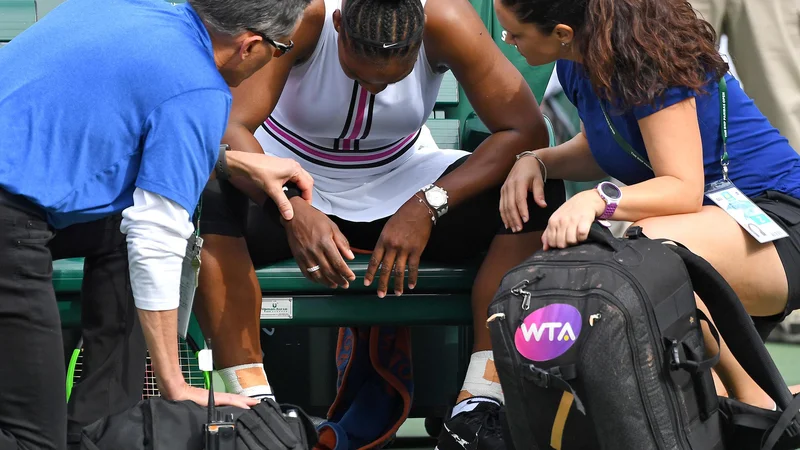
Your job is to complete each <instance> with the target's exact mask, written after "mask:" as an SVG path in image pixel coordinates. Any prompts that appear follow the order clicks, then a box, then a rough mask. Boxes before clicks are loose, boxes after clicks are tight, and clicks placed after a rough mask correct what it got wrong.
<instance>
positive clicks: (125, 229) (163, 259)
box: [120, 188, 194, 311]
mask: <svg viewBox="0 0 800 450" xmlns="http://www.w3.org/2000/svg"><path fill="white" fill-rule="evenodd" d="M120 231H122V233H124V234H126V235H127V242H128V265H129V266H130V269H129V270H130V276H131V289H132V291H133V299H134V303H135V304H136V307H137V308H139V309H143V310H147V311H165V310H171V309H176V308H177V307H178V303H179V300H180V280H181V269H182V265H183V257H184V256H185V255H186V239H188V238H189V236H191V234H192V232H193V231H194V225H193V224H192V222H191V220H190V219H189V213H188V212H187V211H186V210H185V209H183V207H181V206H180V205H178V204H177V203H175V202H173V201H172V200H169V199H167V198H165V197H162V196H160V195H158V194H154V193H152V192H149V191H145V190H142V189H139V188H137V189H136V190H135V191H134V193H133V206H131V207H129V208H127V209H125V210H124V211H123V212H122V224H121V225H120Z"/></svg>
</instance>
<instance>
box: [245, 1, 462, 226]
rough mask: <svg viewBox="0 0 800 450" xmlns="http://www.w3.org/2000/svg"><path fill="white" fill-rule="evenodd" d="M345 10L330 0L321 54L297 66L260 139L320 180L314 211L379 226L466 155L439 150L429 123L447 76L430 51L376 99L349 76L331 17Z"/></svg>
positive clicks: (258, 133) (265, 146)
mask: <svg viewBox="0 0 800 450" xmlns="http://www.w3.org/2000/svg"><path fill="white" fill-rule="evenodd" d="M423 3H424V2H423ZM340 7H341V0H325V9H326V11H325V17H326V19H325V24H324V26H323V29H322V32H321V34H320V38H319V42H318V44H317V47H316V49H315V50H314V52H313V54H312V55H311V57H310V58H309V60H308V61H306V62H305V63H303V64H302V65H300V66H298V67H295V68H293V69H292V71H291V72H290V74H289V78H288V80H287V82H286V86H285V87H284V89H283V92H282V93H281V97H280V100H279V101H278V104H277V105H276V107H275V110H274V111H273V113H272V115H271V116H270V118H269V119H267V121H266V122H264V124H262V126H261V127H259V129H258V130H257V131H256V133H255V136H256V138H257V139H258V141H259V143H260V144H261V147H262V148H263V149H264V152H265V153H269V154H272V155H275V156H280V157H285V158H292V159H295V160H297V161H298V162H299V163H300V164H301V165H302V166H303V168H305V169H306V170H307V171H308V172H309V173H310V174H311V175H312V176H313V177H314V195H313V205H314V207H316V208H317V209H319V210H320V211H322V212H324V213H326V214H333V215H336V216H338V217H341V218H343V219H346V220H350V221H357V222H361V221H372V220H376V219H380V218H383V217H386V216H389V215H392V214H394V213H395V212H396V211H397V209H398V208H399V207H400V206H401V205H402V204H403V203H405V202H406V201H407V200H408V199H409V198H411V197H412V196H413V195H414V193H415V192H416V191H418V190H419V189H420V188H421V187H423V186H425V185H426V184H429V183H432V182H434V181H436V179H438V178H439V177H440V176H441V174H442V173H443V172H444V171H445V169H446V168H447V167H448V166H449V165H450V164H452V163H453V162H455V161H456V160H457V159H459V158H461V157H462V156H465V155H467V153H466V152H463V151H459V150H443V149H439V148H438V147H437V145H436V143H435V142H434V140H433V138H432V137H431V135H430V132H429V130H428V129H427V127H425V126H424V123H425V122H426V121H427V119H428V117H429V116H430V114H431V111H432V110H433V107H434V105H435V104H436V97H437V96H438V93H439V88H440V86H441V83H442V78H443V74H441V73H435V72H434V71H433V69H432V68H431V67H430V64H429V62H428V58H427V56H426V54H425V48H424V46H422V47H421V48H420V51H419V56H418V59H417V62H416V65H415V66H414V70H413V71H412V72H411V74H410V75H409V76H407V77H406V78H405V79H403V80H401V81H400V82H398V83H395V84H392V85H389V86H387V87H386V89H385V90H383V91H382V92H380V93H378V94H377V95H372V94H370V93H368V92H367V91H366V90H364V88H362V87H360V86H358V85H357V84H356V83H355V82H354V81H353V80H351V79H350V78H348V77H347V76H346V75H345V74H344V71H343V70H342V67H341V64H340V62H339V55H338V45H337V38H338V34H337V33H336V30H335V29H334V27H333V20H332V15H333V11H334V10H336V9H338V8H340Z"/></svg>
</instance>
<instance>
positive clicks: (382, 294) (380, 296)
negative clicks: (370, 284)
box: [378, 291, 386, 298]
mask: <svg viewBox="0 0 800 450" xmlns="http://www.w3.org/2000/svg"><path fill="white" fill-rule="evenodd" d="M383 297H386V293H385V292H381V291H378V298H383Z"/></svg>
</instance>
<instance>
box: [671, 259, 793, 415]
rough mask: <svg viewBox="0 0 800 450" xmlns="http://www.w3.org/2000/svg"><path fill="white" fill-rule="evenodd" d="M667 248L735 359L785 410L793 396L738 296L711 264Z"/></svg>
mask: <svg viewBox="0 0 800 450" xmlns="http://www.w3.org/2000/svg"><path fill="white" fill-rule="evenodd" d="M667 247H669V248H670V249H672V250H673V251H674V252H675V253H676V254H677V255H678V256H680V257H681V259H682V260H683V263H684V265H685V266H686V270H687V271H688V272H689V276H690V278H691V280H692V286H693V287H694V291H695V292H697V294H698V295H699V296H700V298H702V299H703V303H705V305H706V307H708V310H709V312H710V313H711V317H713V318H714V321H715V323H716V325H717V328H718V329H719V331H720V333H721V334H722V336H724V337H725V341H726V342H727V344H728V347H729V348H730V349H731V352H732V353H733V354H734V356H736V359H737V360H738V361H739V363H740V364H741V365H742V367H743V368H744V370H745V371H746V372H747V373H748V374H749V375H750V376H751V377H752V378H753V380H754V381H755V382H756V383H757V384H758V385H759V386H760V387H761V388H762V389H764V391H765V392H766V393H767V394H768V395H769V396H770V397H771V398H772V399H773V400H774V401H775V403H776V404H777V405H778V407H780V408H781V409H782V410H785V409H786V408H787V407H788V406H789V404H790V403H791V402H792V400H793V396H792V393H791V391H789V388H788V386H786V382H785V381H784V380H783V377H781V374H780V372H779V371H778V368H777V366H775V362H774V361H773V360H772V357H771V356H770V355H769V352H767V348H766V347H765V346H764V345H763V344H762V341H761V336H759V334H758V332H757V331H756V328H755V325H754V324H753V320H752V319H751V318H750V315H749V314H747V311H745V309H744V306H743V305H742V303H741V301H740V300H739V297H738V296H737V295H736V293H735V292H734V291H733V289H732V288H731V287H730V285H729V284H728V283H727V282H726V281H725V279H724V278H722V275H720V274H719V272H717V271H716V269H714V268H713V267H712V266H711V264H709V263H708V261H706V260H705V259H703V258H701V257H699V256H697V255H695V254H694V253H692V252H691V251H689V249H687V248H686V247H684V246H682V245H680V244H678V245H667ZM798 431H800V430H798Z"/></svg>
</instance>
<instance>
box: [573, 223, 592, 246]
mask: <svg viewBox="0 0 800 450" xmlns="http://www.w3.org/2000/svg"><path fill="white" fill-rule="evenodd" d="M592 222H594V219H591V220H586V219H584V220H583V221H582V222H581V223H580V224H578V229H577V240H578V242H583V241H585V240H586V239H589V229H590V228H592Z"/></svg>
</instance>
